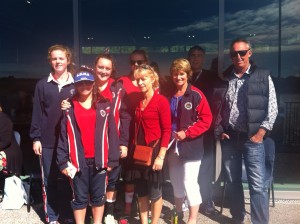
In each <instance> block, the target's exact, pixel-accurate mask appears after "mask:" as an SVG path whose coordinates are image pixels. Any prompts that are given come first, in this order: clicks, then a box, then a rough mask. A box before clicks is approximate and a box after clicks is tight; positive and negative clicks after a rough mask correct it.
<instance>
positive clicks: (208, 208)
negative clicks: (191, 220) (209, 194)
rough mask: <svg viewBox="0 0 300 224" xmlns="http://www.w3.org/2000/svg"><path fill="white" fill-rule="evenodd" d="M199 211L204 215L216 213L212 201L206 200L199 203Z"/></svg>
mask: <svg viewBox="0 0 300 224" xmlns="http://www.w3.org/2000/svg"><path fill="white" fill-rule="evenodd" d="M200 209H201V212H203V213H204V214H206V215H215V214H216V208H215V204H214V202H213V201H207V202H205V203H202V204H201V207H200Z"/></svg>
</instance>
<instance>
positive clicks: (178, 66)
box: [170, 58, 193, 79]
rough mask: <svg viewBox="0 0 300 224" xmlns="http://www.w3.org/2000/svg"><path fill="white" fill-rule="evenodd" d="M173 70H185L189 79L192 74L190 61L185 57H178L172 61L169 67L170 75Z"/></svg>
mask: <svg viewBox="0 0 300 224" xmlns="http://www.w3.org/2000/svg"><path fill="white" fill-rule="evenodd" d="M174 71H184V72H186V74H187V77H188V79H191V77H192V75H193V71H192V68H191V65H190V62H189V61H188V60H187V59H185V58H178V59H175V60H174V61H173V62H172V64H171V67H170V74H171V76H172V73H173V72H174Z"/></svg>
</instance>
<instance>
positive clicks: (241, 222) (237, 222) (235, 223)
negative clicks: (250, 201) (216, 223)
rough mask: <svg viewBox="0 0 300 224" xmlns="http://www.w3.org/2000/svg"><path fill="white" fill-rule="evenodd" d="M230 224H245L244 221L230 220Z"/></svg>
mask: <svg viewBox="0 0 300 224" xmlns="http://www.w3.org/2000/svg"><path fill="white" fill-rule="evenodd" d="M232 224H245V221H244V220H242V221H241V220H238V219H232Z"/></svg>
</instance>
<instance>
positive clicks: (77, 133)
mask: <svg viewBox="0 0 300 224" xmlns="http://www.w3.org/2000/svg"><path fill="white" fill-rule="evenodd" d="M94 80H95V79H94V75H93V74H92V73H91V72H90V71H88V70H87V69H84V70H81V71H80V72H78V73H76V74H75V76H74V83H75V88H76V93H75V95H74V97H73V98H72V99H71V104H72V106H71V107H70V108H69V109H68V110H65V112H64V115H65V116H64V118H63V120H62V123H61V135H60V139H59V143H58V148H57V163H58V166H59V169H60V170H61V172H62V173H63V174H64V175H66V176H69V177H71V178H72V179H73V181H72V185H73V190H74V199H73V200H72V202H71V205H72V208H73V211H74V217H75V220H76V223H77V224H84V223H85V214H86V208H87V206H88V204H91V206H92V213H93V219H94V223H97V224H100V223H102V218H103V212H104V204H105V201H106V200H105V199H106V197H105V194H106V178H107V175H106V171H110V170H112V169H113V167H115V166H118V164H119V163H118V160H119V144H118V135H117V128H116V124H115V119H114V115H113V108H111V102H110V100H109V99H107V98H104V97H103V96H101V95H100V94H99V92H98V90H97V89H96V91H93V88H94V86H95V82H94ZM72 172H73V173H72Z"/></svg>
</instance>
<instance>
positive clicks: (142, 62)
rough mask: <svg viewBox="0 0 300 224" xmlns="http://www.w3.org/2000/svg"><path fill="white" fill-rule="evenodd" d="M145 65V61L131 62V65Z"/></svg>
mask: <svg viewBox="0 0 300 224" xmlns="http://www.w3.org/2000/svg"><path fill="white" fill-rule="evenodd" d="M144 63H145V61H143V60H131V61H130V64H131V65H136V64H137V65H142V64H144Z"/></svg>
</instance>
